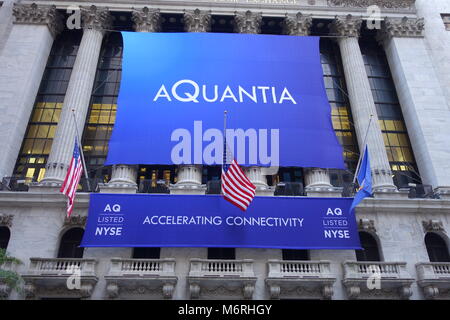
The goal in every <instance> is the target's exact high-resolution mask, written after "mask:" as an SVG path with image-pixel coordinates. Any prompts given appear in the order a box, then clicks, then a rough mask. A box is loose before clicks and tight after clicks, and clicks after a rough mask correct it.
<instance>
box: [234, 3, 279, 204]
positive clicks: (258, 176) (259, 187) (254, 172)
mask: <svg viewBox="0 0 450 320" xmlns="http://www.w3.org/2000/svg"><path fill="white" fill-rule="evenodd" d="M234 22H235V24H234V27H235V31H236V32H237V33H246V34H258V33H261V23H262V15H261V13H256V12H252V11H250V10H247V11H245V12H236V14H235V16H234ZM244 171H245V174H246V175H247V177H248V178H249V180H250V181H251V182H252V183H253V184H254V185H255V187H256V195H258V196H273V193H274V188H271V187H269V186H268V185H267V177H266V175H265V174H264V173H265V170H264V168H263V167H256V166H252V167H247V168H244Z"/></svg>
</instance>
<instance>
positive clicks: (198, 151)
mask: <svg viewBox="0 0 450 320" xmlns="http://www.w3.org/2000/svg"><path fill="white" fill-rule="evenodd" d="M122 36H123V41H124V53H123V61H122V68H123V71H122V79H121V85H120V92H119V97H118V110H117V118H116V122H115V125H114V130H113V133H112V137H111V140H110V142H109V153H108V157H107V161H106V164H107V165H111V164H206V165H214V164H221V163H222V151H223V143H222V140H223V121H224V118H223V116H224V111H225V110H227V111H228V125H227V132H226V135H227V143H228V144H229V145H230V149H231V150H232V151H233V152H234V156H235V158H236V159H237V161H238V163H239V164H241V165H259V166H266V167H269V166H272V167H277V166H297V167H321V168H340V169H343V168H345V165H344V162H343V156H342V147H341V145H340V144H339V142H338V140H337V138H336V135H335V132H334V130H333V126H332V122H331V110H330V105H329V103H328V99H327V95H326V91H325V87H324V81H323V71H322V66H321V62H320V53H319V38H318V37H299V36H274V35H251V34H220V33H214V34H212V33H145V32H122Z"/></svg>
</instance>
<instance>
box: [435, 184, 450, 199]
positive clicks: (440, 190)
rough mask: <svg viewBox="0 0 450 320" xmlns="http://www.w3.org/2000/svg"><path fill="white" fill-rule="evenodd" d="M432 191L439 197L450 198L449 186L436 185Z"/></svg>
mask: <svg viewBox="0 0 450 320" xmlns="http://www.w3.org/2000/svg"><path fill="white" fill-rule="evenodd" d="M434 193H435V194H436V195H439V199H442V200H450V187H437V188H435V189H434Z"/></svg>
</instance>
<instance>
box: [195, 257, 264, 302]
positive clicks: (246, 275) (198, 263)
mask: <svg viewBox="0 0 450 320" xmlns="http://www.w3.org/2000/svg"><path fill="white" fill-rule="evenodd" d="M255 282H256V277H255V273H254V271H253V260H250V259H245V260H212V259H211V260H210V259H191V260H190V270H189V275H188V283H189V290H190V296H191V298H192V299H196V298H199V296H200V291H201V290H202V291H205V292H208V293H209V294H213V295H214V294H216V295H217V296H218V297H219V298H224V297H230V295H231V296H233V297H236V298H237V296H240V297H242V296H243V297H244V298H245V299H251V298H252V297H253V292H254V290H255Z"/></svg>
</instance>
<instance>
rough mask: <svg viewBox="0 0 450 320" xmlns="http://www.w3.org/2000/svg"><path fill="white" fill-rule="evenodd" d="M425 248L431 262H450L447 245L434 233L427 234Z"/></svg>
mask: <svg viewBox="0 0 450 320" xmlns="http://www.w3.org/2000/svg"><path fill="white" fill-rule="evenodd" d="M425 246H426V247H427V251H428V257H429V258H430V262H450V255H449V252H448V247H447V244H446V243H445V241H444V239H442V237H441V236H439V235H437V234H436V233H433V232H429V233H427V234H426V235H425Z"/></svg>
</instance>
